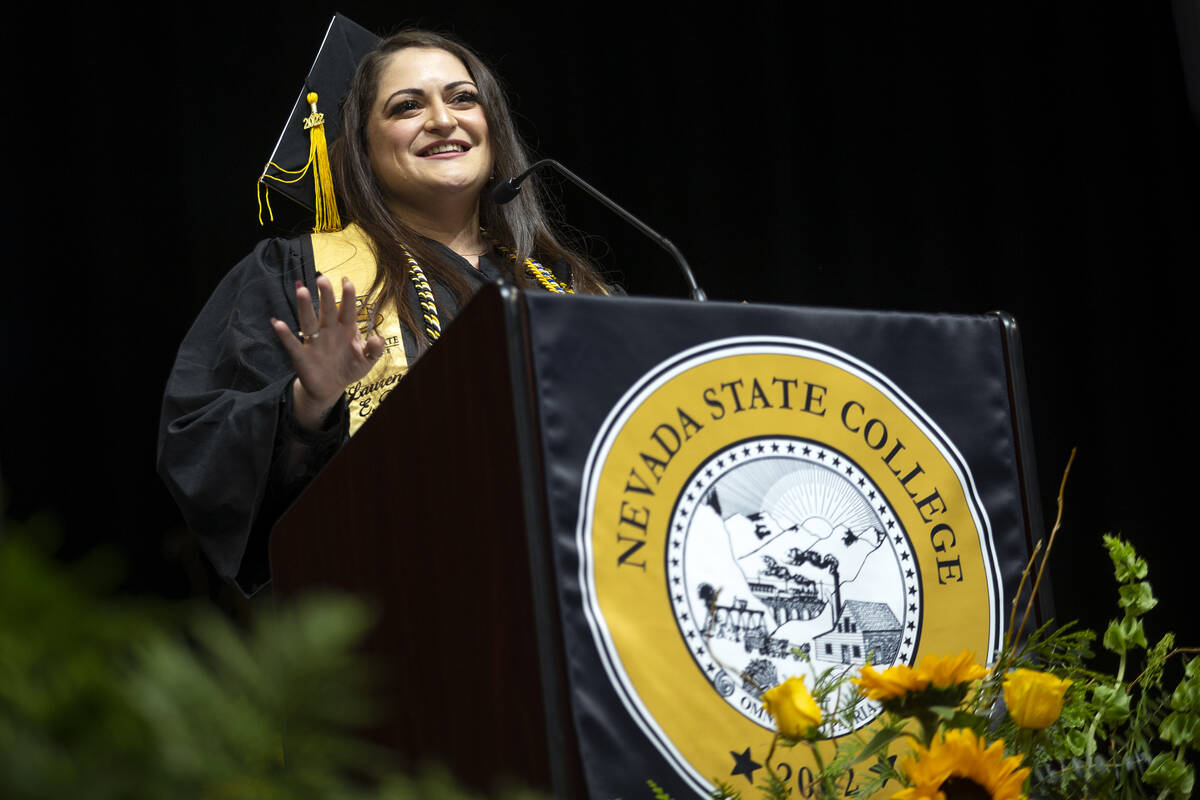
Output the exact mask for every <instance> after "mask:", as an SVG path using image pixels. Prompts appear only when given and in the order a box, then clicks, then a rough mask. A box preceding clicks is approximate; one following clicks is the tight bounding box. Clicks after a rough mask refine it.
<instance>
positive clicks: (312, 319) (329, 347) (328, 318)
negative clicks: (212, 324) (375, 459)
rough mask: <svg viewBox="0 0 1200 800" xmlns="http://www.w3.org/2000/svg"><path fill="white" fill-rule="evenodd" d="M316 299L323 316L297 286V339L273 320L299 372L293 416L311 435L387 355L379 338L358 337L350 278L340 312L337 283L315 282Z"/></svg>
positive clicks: (345, 282)
mask: <svg viewBox="0 0 1200 800" xmlns="http://www.w3.org/2000/svg"><path fill="white" fill-rule="evenodd" d="M317 293H318V294H319V296H320V299H321V311H320V314H318V313H317V312H316V311H315V310H314V309H313V303H312V297H311V296H310V293H309V291H308V288H307V287H305V286H304V284H302V283H300V282H299V281H297V283H296V305H297V306H298V308H299V317H300V331H299V332H298V334H297V332H294V331H292V330H291V329H290V328H288V326H287V324H286V323H284V322H281V321H280V320H277V319H272V320H271V327H272V328H274V329H275V334H276V335H277V336H278V337H279V341H280V342H282V343H283V346H284V348H285V349H286V350H287V351H288V355H290V356H291V358H292V366H294V367H295V369H296V382H295V384H294V386H293V388H292V409H293V412H294V413H295V415H296V420H297V421H298V422H299V423H300V424H301V425H302V426H304V427H305V428H308V429H310V430H315V429H317V428H320V427H321V424H322V422H324V420H325V417H326V415H328V413H329V410H330V409H331V408H333V406H334V404H335V403H337V401H338V399H339V398H340V397H341V396H342V392H344V391H345V390H346V387H347V386H349V385H350V384H352V383H354V382H355V381H357V380H359V379H360V378H362V377H363V376H364V375H366V374H367V373H368V372H369V371H370V370H371V367H373V366H374V365H375V362H376V361H377V360H379V357H380V356H382V355H383V350H384V344H383V339H382V338H381V337H379V336H371V337H370V338H367V339H364V338H363V337H362V334H360V333H359V332H358V320H357V319H356V317H357V309H356V308H355V305H354V284H353V283H351V282H350V280H349V279H348V278H342V303H341V305H340V306H339V305H338V304H337V303H336V302H335V300H334V295H333V283H332V282H331V281H330V280H329V278H328V277H326V276H324V275H322V276H320V277H318V278H317Z"/></svg>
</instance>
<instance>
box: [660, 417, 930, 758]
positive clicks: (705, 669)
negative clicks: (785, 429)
mask: <svg viewBox="0 0 1200 800" xmlns="http://www.w3.org/2000/svg"><path fill="white" fill-rule="evenodd" d="M768 460H773V462H774V464H773V465H772V466H771V467H770V468H772V469H775V470H777V471H778V470H787V469H791V470H793V471H804V472H806V473H807V474H814V473H816V474H822V475H824V476H825V480H826V481H827V482H828V484H829V485H832V486H833V489H832V491H826V492H825V494H826V495H829V494H833V495H835V496H836V498H835V499H836V503H835V505H836V506H837V507H838V508H839V509H841V511H840V513H841V514H843V515H844V518H845V519H846V520H850V519H851V518H852V519H853V522H852V523H850V522H849V521H848V522H847V523H846V527H847V528H848V529H849V530H850V531H852V532H853V533H854V534H857V535H859V536H862V535H866V536H869V537H870V536H871V534H874V536H873V537H872V538H873V539H874V540H875V541H876V542H877V545H878V547H877V549H878V552H877V553H874V556H875V557H877V558H878V559H880V560H881V562H880V563H882V564H884V565H887V566H886V567H884V570H885V572H886V574H887V579H886V580H885V581H882V582H879V581H874V582H870V583H868V584H867V585H864V582H863V581H859V582H858V583H857V584H856V583H855V581H854V579H855V578H857V577H858V576H857V575H842V576H841V586H840V594H843V595H845V596H846V597H849V598H854V599H858V600H870V601H881V600H883V601H887V602H886V604H887V605H888V606H889V607H890V608H891V609H892V610H893V611H899V612H900V614H899V619H898V623H899V626H900V631H899V635H898V638H897V645H898V646H897V647H896V648H895V649H894V650H892V652H891V656H892V657H891V658H890V659H888V661H887V663H884V662H883V661H882V660H881V659H880V658H879V654H878V653H877V654H876V655H875V665H876V666H877V667H879V668H885V667H888V666H892V665H894V664H899V663H905V664H911V663H912V662H913V661H914V660H915V653H916V649H917V642H918V641H919V637H920V629H921V611H922V588H921V577H920V568H919V566H918V564H917V560H916V557H915V555H914V553H913V550H912V543H911V541H910V540H909V537H908V535H907V533H906V532H905V530H904V526H903V524H902V523H901V521H900V520H899V519H898V518H897V517H896V515H895V513H894V512H893V510H892V507H891V504H890V503H889V501H888V500H887V498H886V497H885V496H884V494H883V493H882V492H881V491H880V490H879V488H878V486H877V485H876V484H875V483H874V481H873V480H872V479H871V478H870V476H868V475H867V474H866V473H865V472H864V471H863V470H862V469H861V468H860V467H859V466H858V464H856V463H855V462H854V461H853V460H852V459H851V458H849V457H848V456H846V455H845V454H844V453H842V452H840V451H838V450H837V449H835V448H832V447H830V446H829V445H827V444H824V443H821V442H817V441H813V440H811V439H803V438H798V437H790V436H771V437H763V438H755V439H748V440H743V441H740V442H737V443H734V444H731V445H728V446H726V447H724V448H722V449H720V450H718V451H716V452H714V453H712V454H711V455H710V456H709V457H708V458H707V459H706V460H705V461H704V462H703V463H702V464H700V466H699V467H698V468H697V469H696V471H695V472H694V473H693V474H692V475H691V476H690V478H689V480H688V483H687V484H686V485H685V487H684V488H683V490H682V491H681V493H680V495H679V497H678V498H677V500H676V503H675V508H674V509H673V512H672V515H671V521H670V527H669V530H668V533H669V536H668V537H667V544H666V549H665V562H666V563H665V566H666V570H665V571H666V576H667V584H666V586H667V590H668V593H669V595H670V603H671V608H672V611H673V613H674V616H675V620H676V623H677V624H678V627H679V632H680V635H681V636H682V637H683V640H684V642H685V644H686V645H687V647H688V650H689V653H690V654H691V657H692V659H693V661H694V662H695V663H696V665H697V667H698V668H699V669H700V670H701V672H702V673H703V674H704V676H705V678H706V679H707V680H708V681H709V683H710V684H711V685H713V687H714V691H716V692H717V693H718V694H719V695H721V696H722V697H723V698H724V699H725V702H727V703H729V704H730V705H731V706H733V707H734V708H737V709H738V710H739V711H740V712H741V713H742V714H743V715H744V716H746V717H747V718H749V719H752V720H753V721H755V722H756V723H757V724H759V725H762V726H763V727H768V726H769V722H768V721H764V720H763V719H762V718H761V716H760V715H759V714H757V713H752V712H750V709H749V708H748V705H749V703H748V702H747V701H753V703H754V704H755V705H756V706H757V705H758V704H759V701H758V700H757V698H756V697H755V698H750V697H745V698H741V697H739V695H742V694H743V693H744V690H737V691H732V690H733V688H734V687H733V686H732V685H731V684H734V683H735V682H733V681H730V679H729V676H728V675H727V674H726V670H727V669H729V668H730V667H732V668H734V670H735V672H736V671H737V670H740V669H742V668H744V667H745V663H742V664H730V663H728V657H727V656H726V658H724V659H720V658H717V657H716V656H714V654H713V650H712V642H710V641H709V640H708V639H707V636H708V635H711V632H706V631H705V630H704V626H705V623H706V620H705V614H704V613H702V612H701V611H700V610H699V609H698V608H697V604H696V600H695V598H696V596H697V590H698V587H699V586H700V585H701V584H702V583H703V582H704V581H705V579H706V576H704V575H689V569H688V564H689V558H688V537H689V529H690V527H691V525H692V520H693V518H694V517H695V516H696V511H697V510H698V509H699V508H700V507H701V505H702V504H704V503H706V502H708V501H709V496H710V492H711V491H712V490H714V489H717V491H718V497H719V498H721V499H722V500H725V499H726V497H727V496H728V494H731V493H732V491H731V489H734V488H735V487H733V486H732V484H733V481H730V480H729V477H730V475H731V473H733V472H734V471H735V470H739V469H746V468H747V467H748V465H754V464H756V462H766V461H768ZM789 462H790V463H789ZM780 464H782V465H783V466H775V465H780ZM757 466H758V468H759V469H764V468H767V467H765V465H764V464H763V463H759V464H758V465H757ZM750 469H752V470H753V469H754V467H750ZM829 473H832V474H829ZM834 475H836V478H835V477H834ZM784 482H785V483H786V481H784ZM718 484H721V485H720V486H718ZM785 521H786V520H780V521H779V524H781V525H782V524H784V522H785ZM794 521H800V520H794ZM829 522H833V520H829ZM889 558H890V560H889ZM892 565H894V566H892ZM843 566H845V565H843ZM860 569H861V566H860ZM876 569H878V565H877V566H876ZM900 595H903V598H901V596H900ZM878 604H879V603H878V602H876V605H878ZM843 605H844V602H843ZM838 611H839V612H840V610H838ZM837 616H838V615H837V614H836V613H835V614H834V615H832V616H831V617H830V619H831V620H833V621H836V620H837ZM792 644H793V646H798V645H800V644H801V643H799V642H793V643H792ZM739 649H740V648H739ZM748 650H749V647H747V651H748ZM728 652H729V651H728V650H727V651H726V653H728ZM814 655H815V654H814ZM863 656H864V658H865V653H864V654H863ZM746 658H747V660H748V659H749V658H750V656H747V657H746ZM827 658H828V657H827ZM864 658H858V659H855V660H854V662H853V663H854V664H856V665H859V664H861V663H863V661H864ZM777 660H778V661H779V662H780V663H781V664H787V663H788V662H789V661H791V658H790V656H789V657H787V658H783V659H777ZM792 663H794V662H792ZM799 666H800V665H798V664H797V665H796V667H797V668H799ZM785 669H786V667H785ZM783 677H784V676H783V675H780V679H781V680H782V678H783ZM736 683H737V684H740V683H741V681H736ZM764 688H765V687H764ZM872 705H874V704H872ZM755 710H757V709H755ZM876 713H877V710H876V711H875V713H872V714H871V715H870V717H871V718H873V717H874V716H875V715H876ZM869 721H870V719H867V718H864V719H862V720H857V719H856V720H855V727H860V726H861V725H865V724H867V723H868V722H869ZM845 732H847V731H837V732H835V735H841V734H842V733H845Z"/></svg>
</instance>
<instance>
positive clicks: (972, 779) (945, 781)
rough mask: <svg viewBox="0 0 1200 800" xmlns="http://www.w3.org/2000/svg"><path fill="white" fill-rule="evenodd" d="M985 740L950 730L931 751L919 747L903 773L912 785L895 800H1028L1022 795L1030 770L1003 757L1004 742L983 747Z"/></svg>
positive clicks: (908, 758) (902, 765)
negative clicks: (978, 799)
mask: <svg viewBox="0 0 1200 800" xmlns="http://www.w3.org/2000/svg"><path fill="white" fill-rule="evenodd" d="M984 744H985V742H984V740H983V739H980V738H977V737H976V736H975V734H974V733H973V732H971V731H970V730H967V729H966V728H955V729H953V730H949V731H947V732H946V733H945V735H944V736H942V737H941V739H940V740H936V739H935V740H934V742H933V744H931V745H930V746H929V747H928V748H924V747H921V746H920V745H917V746H916V748H915V753H916V757H915V758H914V757H913V756H905V757H904V759H903V760H902V761H901V762H900V771H901V772H903V773H904V774H905V775H907V776H908V780H909V783H911V784H912V786H910V787H909V788H907V789H903V790H901V791H899V792H896V793H895V794H894V795H892V800H953V798H954V797H955V796H960V797H986V798H988V800H1026V798H1025V795H1024V794H1023V793H1022V792H1021V787H1022V786H1024V784H1025V778H1026V777H1027V776H1028V775H1029V768H1028V767H1022V766H1021V757H1020V756H1009V757H1008V758H1005V757H1004V742H1003V741H995V742H992V743H991V745H989V746H988V747H986V748H985V747H984Z"/></svg>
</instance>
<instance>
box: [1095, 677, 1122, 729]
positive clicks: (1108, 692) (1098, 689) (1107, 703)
mask: <svg viewBox="0 0 1200 800" xmlns="http://www.w3.org/2000/svg"><path fill="white" fill-rule="evenodd" d="M1092 702H1094V703H1095V704H1096V706H1097V707H1098V709H1099V711H1100V718H1101V719H1103V720H1104V721H1105V722H1109V723H1113V722H1124V721H1125V720H1127V719H1129V695H1128V694H1126V693H1125V687H1124V686H1122V685H1121V684H1119V683H1118V684H1116V685H1115V686H1108V685H1106V684H1103V683H1101V684H1097V685H1096V686H1095V687H1093V688H1092Z"/></svg>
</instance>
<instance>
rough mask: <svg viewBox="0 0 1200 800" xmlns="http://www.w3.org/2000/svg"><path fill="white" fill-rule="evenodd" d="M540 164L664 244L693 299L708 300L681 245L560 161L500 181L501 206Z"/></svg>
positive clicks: (498, 198)
mask: <svg viewBox="0 0 1200 800" xmlns="http://www.w3.org/2000/svg"><path fill="white" fill-rule="evenodd" d="M541 167H551V168H553V169H554V170H555V171H556V172H558V173H559V174H560V175H562V176H563V177H564V178H566V179H567V180H569V181H571V182H572V183H574V184H575V185H576V186H578V187H579V188H581V189H583V190H584V191H585V192H587V193H588V194H589V195H591V196H592V197H594V198H595V199H596V200H598V201H600V203H602V204H603V205H604V206H606V207H607V208H608V210H609V211H612V212H613V213H614V214H616V215H617V216H619V217H620V218H621V219H623V220H625V221H626V222H628V223H629V224H630V225H632V226H633V227H635V228H637V229H638V230H639V231H641V232H642V233H643V234H645V235H646V236H648V237H649V238H650V239H652V240H653V241H654V242H655V243H656V244H658V246H659V247H661V248H662V249H664V250H666V251H667V252H668V253H670V254H671V257H672V258H674V259H675V262H676V263H677V264H679V268H680V270H681V271H682V272H683V277H684V279H685V280H686V281H687V283H688V288H689V289H690V291H691V295H692V299H693V300H706V299H708V298H707V296H706V295H705V294H704V290H703V289H701V288H700V287H699V286H698V285H697V284H696V277H695V276H694V275H693V274H692V268H691V267H690V266H688V263H687V259H686V258H684V257H683V253H681V252H679V248H678V247H676V246H675V245H674V243H672V242H671V240H670V239H668V238H667V237H665V236H662V235H661V234H659V233H657V232H655V231H654V229H653V228H651V227H650V226H649V225H647V224H646V223H644V222H642V221H641V220H640V219H638V218H637V217H635V216H634V215H633V214H630V213H629V212H628V211H626V210H625V209H623V208H621V207H620V206H619V205H617V204H616V203H615V202H613V201H612V200H610V199H609V198H608V197H607V196H606V195H605V194H604V193H603V192H601V191H600V190H599V189H597V188H596V187H594V186H592V185H591V184H590V183H588V182H587V181H585V180H584V179H583V178H581V177H579V176H578V175H576V174H575V173H574V172H571V170H569V169H567V168H566V167H564V166H563V165H562V164H560V163H558V162H557V161H555V160H554V159H552V158H543V159H542V160H540V161H535V162H534V163H533V165H531V166H530V167H529V169H527V170H525V171H524V172H522V173H521V174H520V175H518V176H517V177H515V178H508V179H506V180H504V181H501V182H500V183H499V184H497V186H496V188H494V189H493V190H492V198H493V199H494V200H495V201H496V202H497V203H498V204H500V205H504V204H505V203H507V202H509V201H510V200H512V199H513V198H514V197H516V196H517V193H518V192H520V191H521V183H522V182H523V181H524V180H525V179H526V178H528V177H529V176H530V175H531V174H532V173H533V172H534V170H537V169H540V168H541Z"/></svg>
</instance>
